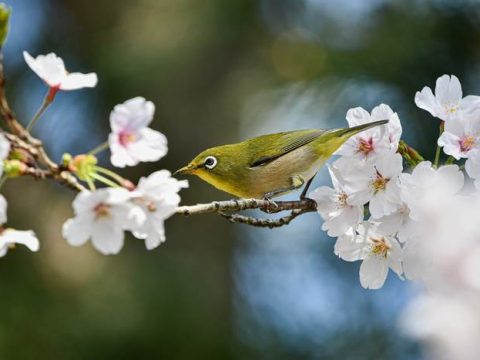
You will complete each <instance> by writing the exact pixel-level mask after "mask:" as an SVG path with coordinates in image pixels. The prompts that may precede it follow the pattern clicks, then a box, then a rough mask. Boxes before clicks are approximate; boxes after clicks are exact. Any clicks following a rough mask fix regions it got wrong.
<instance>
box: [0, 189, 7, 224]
mask: <svg viewBox="0 0 480 360" xmlns="http://www.w3.org/2000/svg"><path fill="white" fill-rule="evenodd" d="M6 222H7V200H6V199H5V197H4V196H3V195H1V194H0V225H3V224H5V223H6Z"/></svg>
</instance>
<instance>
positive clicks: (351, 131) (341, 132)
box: [333, 120, 388, 139]
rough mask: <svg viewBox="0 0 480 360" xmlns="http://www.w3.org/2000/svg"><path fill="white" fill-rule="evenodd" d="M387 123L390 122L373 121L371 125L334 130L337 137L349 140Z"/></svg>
mask: <svg viewBox="0 0 480 360" xmlns="http://www.w3.org/2000/svg"><path fill="white" fill-rule="evenodd" d="M386 123H388V120H379V121H372V122H370V123H366V124H362V125H357V126H354V127H351V128H346V129H338V130H334V131H333V133H334V134H335V136H338V137H341V138H347V139H348V138H349V137H350V136H353V135H355V134H358V133H359V132H362V131H365V130H367V129H370V128H372V127H375V126H378V125H383V124H386Z"/></svg>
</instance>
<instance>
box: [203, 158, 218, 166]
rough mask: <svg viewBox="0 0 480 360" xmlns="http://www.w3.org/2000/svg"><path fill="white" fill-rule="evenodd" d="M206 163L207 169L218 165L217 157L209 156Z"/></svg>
mask: <svg viewBox="0 0 480 360" xmlns="http://www.w3.org/2000/svg"><path fill="white" fill-rule="evenodd" d="M204 165H205V167H206V168H207V169H213V168H214V167H215V166H217V159H216V158H215V157H214V156H207V157H206V158H205V162H204Z"/></svg>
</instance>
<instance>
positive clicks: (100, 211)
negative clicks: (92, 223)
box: [93, 203, 110, 219]
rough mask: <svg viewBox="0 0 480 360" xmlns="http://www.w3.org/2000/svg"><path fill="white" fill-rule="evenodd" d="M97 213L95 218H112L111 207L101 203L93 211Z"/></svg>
mask: <svg viewBox="0 0 480 360" xmlns="http://www.w3.org/2000/svg"><path fill="white" fill-rule="evenodd" d="M93 210H94V211H95V218H96V219H100V218H105V217H109V216H110V205H107V204H104V203H100V204H98V205H97V206H95V208H94V209H93Z"/></svg>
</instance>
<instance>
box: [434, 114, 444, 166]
mask: <svg viewBox="0 0 480 360" xmlns="http://www.w3.org/2000/svg"><path fill="white" fill-rule="evenodd" d="M444 128H445V122H444V121H442V122H441V123H440V133H439V134H438V137H439V138H440V136H442V134H443V130H444ZM439 162H440V145H438V144H437V150H436V151H435V161H434V162H433V167H434V168H438V163H439Z"/></svg>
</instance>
